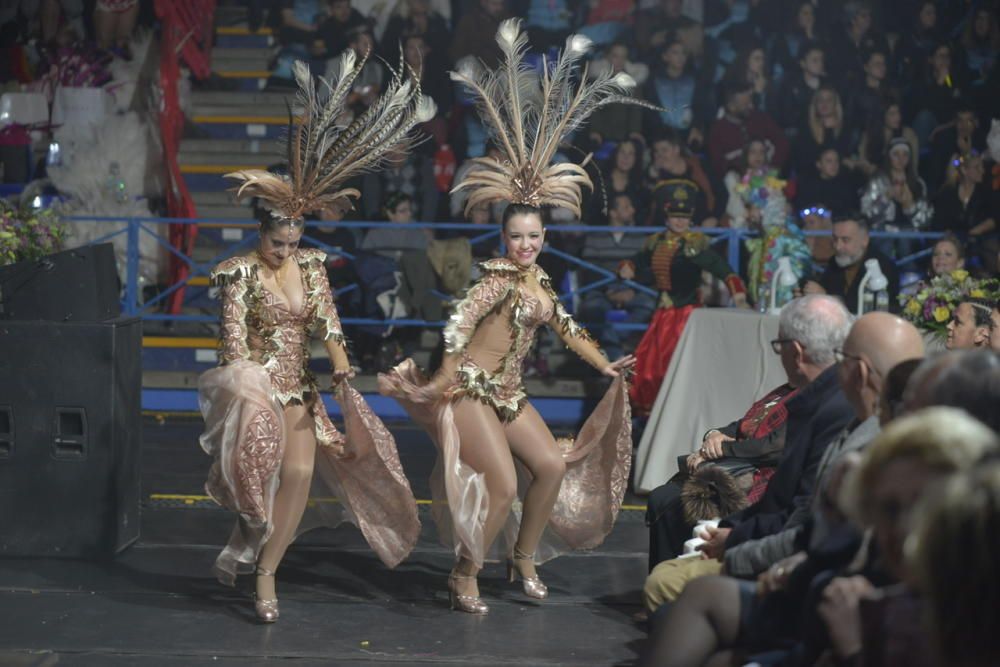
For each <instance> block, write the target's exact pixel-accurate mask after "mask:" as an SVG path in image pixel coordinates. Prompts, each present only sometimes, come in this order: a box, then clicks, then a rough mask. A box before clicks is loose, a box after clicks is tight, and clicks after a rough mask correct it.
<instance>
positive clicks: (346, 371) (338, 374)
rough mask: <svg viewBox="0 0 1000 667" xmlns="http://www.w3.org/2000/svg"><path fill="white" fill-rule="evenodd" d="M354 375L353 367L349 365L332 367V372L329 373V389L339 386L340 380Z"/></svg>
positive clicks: (348, 378)
mask: <svg viewBox="0 0 1000 667" xmlns="http://www.w3.org/2000/svg"><path fill="white" fill-rule="evenodd" d="M354 375H355V373H354V369H353V368H351V367H350V366H348V367H347V368H334V369H333V373H332V374H331V375H330V389H336V388H337V387H339V386H340V383H341V382H343V381H344V380H350V379H352V378H353V377H354Z"/></svg>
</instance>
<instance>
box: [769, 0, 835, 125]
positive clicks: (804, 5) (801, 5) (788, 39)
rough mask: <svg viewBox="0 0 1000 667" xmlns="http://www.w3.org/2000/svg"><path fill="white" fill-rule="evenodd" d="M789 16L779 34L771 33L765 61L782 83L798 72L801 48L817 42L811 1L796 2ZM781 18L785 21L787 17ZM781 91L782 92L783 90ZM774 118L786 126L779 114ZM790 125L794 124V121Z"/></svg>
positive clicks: (814, 12) (817, 35) (813, 8)
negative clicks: (769, 64)
mask: <svg viewBox="0 0 1000 667" xmlns="http://www.w3.org/2000/svg"><path fill="white" fill-rule="evenodd" d="M789 16H790V17H791V20H788V21H787V23H786V26H785V28H784V29H783V30H781V31H780V32H774V33H772V34H771V37H770V40H769V43H768V57H767V60H768V62H770V63H771V64H772V65H773V67H774V75H775V78H777V79H780V80H781V81H782V83H784V81H787V80H789V79H791V78H792V76H793V75H794V74H795V73H796V72H798V71H799V68H800V66H801V65H800V61H801V59H802V56H803V51H802V46H803V45H804V44H807V43H810V42H817V40H818V39H819V31H818V29H817V26H816V8H815V7H814V6H813V3H812V2H811V1H809V0H805V1H804V2H797V3H796V4H795V11H794V12H790V13H789ZM782 18H786V19H787V17H782ZM803 69H804V68H803ZM821 69H822V68H821ZM816 85H817V86H818V85H819V83H818V82H817V83H816ZM782 90H783V91H784V88H782ZM782 94H784V93H782ZM779 101H780V100H779ZM803 106H805V105H803ZM776 117H777V120H778V122H780V123H781V124H782V125H783V126H784V125H786V123H785V122H784V120H785V119H784V117H782V116H781V115H780V114H776ZM794 120H796V121H797V120H798V119H794ZM792 124H795V123H794V121H793V123H792Z"/></svg>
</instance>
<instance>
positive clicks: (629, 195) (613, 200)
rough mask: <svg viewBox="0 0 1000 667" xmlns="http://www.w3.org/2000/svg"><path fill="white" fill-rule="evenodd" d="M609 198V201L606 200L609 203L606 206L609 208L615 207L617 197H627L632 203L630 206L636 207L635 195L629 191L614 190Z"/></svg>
mask: <svg viewBox="0 0 1000 667" xmlns="http://www.w3.org/2000/svg"><path fill="white" fill-rule="evenodd" d="M610 199H611V201H609V202H608V203H609V204H610V206H609V207H608V208H609V209H612V208H614V207H616V206H617V205H618V200H619V199H628V201H629V203H630V204H632V208H637V206H636V205H635V197H633V196H632V193H630V192H615V193H614V194H612V195H611V198H610Z"/></svg>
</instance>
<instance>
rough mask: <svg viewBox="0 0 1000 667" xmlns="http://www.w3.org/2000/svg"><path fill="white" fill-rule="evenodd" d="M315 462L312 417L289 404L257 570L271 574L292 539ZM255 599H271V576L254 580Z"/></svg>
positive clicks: (304, 504)
mask: <svg viewBox="0 0 1000 667" xmlns="http://www.w3.org/2000/svg"><path fill="white" fill-rule="evenodd" d="M315 460H316V434H315V431H314V427H313V418H312V415H310V414H309V409H308V408H307V407H306V406H304V405H290V406H288V407H286V408H285V453H284V456H283V457H282V459H281V470H280V472H279V477H278V483H279V486H278V492H277V493H276V494H275V497H274V512H273V516H272V522H273V524H274V529H273V531H272V533H271V537H270V538H269V539H268V540H267V542H266V543H265V544H264V546H263V548H262V549H261V550H260V556H259V557H258V558H257V567H258V568H259V569H261V570H265V571H268V572H275V571H276V570H277V569H278V565H279V564H280V563H281V559H282V558H284V556H285V551H286V550H287V549H288V545H289V544H291V543H292V540H293V539H295V531H296V530H297V529H298V527H299V522H300V521H301V520H302V513H303V512H304V511H305V508H306V503H307V502H308V500H309V487H310V486H311V485H312V475H313V465H314V463H315ZM257 597H258V598H260V599H262V600H273V599H275V597H276V596H275V591H274V577H273V576H258V577H257Z"/></svg>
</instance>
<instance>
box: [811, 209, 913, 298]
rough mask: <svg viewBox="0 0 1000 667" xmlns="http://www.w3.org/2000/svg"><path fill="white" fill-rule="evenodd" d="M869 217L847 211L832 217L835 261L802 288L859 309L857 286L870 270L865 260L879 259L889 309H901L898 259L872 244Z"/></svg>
mask: <svg viewBox="0 0 1000 667" xmlns="http://www.w3.org/2000/svg"><path fill="white" fill-rule="evenodd" d="M868 229H869V227H868V221H867V220H866V219H865V218H864V217H862V216H860V215H857V214H848V215H844V216H841V217H837V218H834V220H833V248H834V256H833V260H834V261H833V262H832V263H831V264H829V265H828V266H827V267H826V271H824V272H823V274H822V275H821V276H820V277H819V279H818V281H817V280H807V281H805V285H804V286H803V288H802V291H803V292H804V293H806V294H830V295H832V296H835V297H837V298H839V299H840V300H841V301H843V302H844V305H845V306H847V309H848V310H849V311H851V312H852V313H856V312H858V287H859V286H860V285H861V281H862V280H863V279H864V277H865V274H866V273H867V270H866V269H865V262H866V261H867V260H869V259H876V260H878V264H879V267H880V268H881V269H882V273H883V274H884V275H885V277H886V278H887V279H888V280H889V286H888V289H887V290H886V291H887V292H888V297H889V309H890V310H891V311H893V312H896V311H897V310H898V309H899V306H898V299H897V297H898V295H899V270H898V269H897V268H896V263H895V262H893V261H892V260H891V259H889V258H888V257H886V256H885V255H884V254H882V253H881V252H879V251H878V250H876V249H875V248H874V246H873V245H872V244H871V237H870V236H869V234H868Z"/></svg>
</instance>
